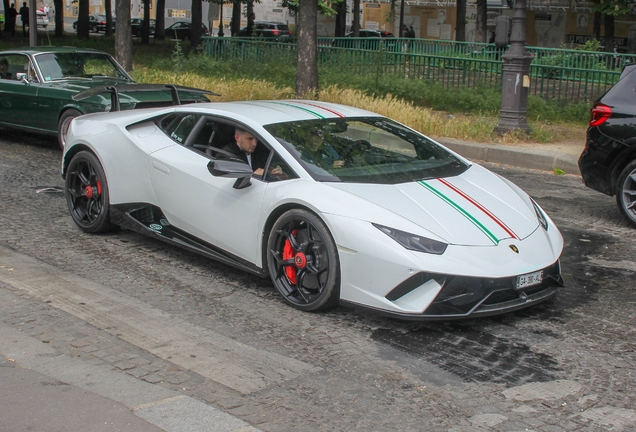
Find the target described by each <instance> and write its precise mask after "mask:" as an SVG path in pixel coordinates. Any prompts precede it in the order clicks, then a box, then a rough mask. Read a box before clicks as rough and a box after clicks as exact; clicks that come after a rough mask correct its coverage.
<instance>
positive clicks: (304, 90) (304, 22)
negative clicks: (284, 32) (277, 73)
mask: <svg viewBox="0 0 636 432" xmlns="http://www.w3.org/2000/svg"><path fill="white" fill-rule="evenodd" d="M317 22H318V2H317V1H316V0H299V2H298V43H297V52H298V59H297V67H296V96H297V97H305V96H310V95H311V93H315V92H317V91H318V57H317V43H318V36H317V30H316V26H317ZM314 96H315V95H314Z"/></svg>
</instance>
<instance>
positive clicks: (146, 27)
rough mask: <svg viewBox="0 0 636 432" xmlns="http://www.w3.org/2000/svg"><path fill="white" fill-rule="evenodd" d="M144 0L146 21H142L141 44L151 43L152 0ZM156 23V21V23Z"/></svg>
mask: <svg viewBox="0 0 636 432" xmlns="http://www.w3.org/2000/svg"><path fill="white" fill-rule="evenodd" d="M143 1H144V22H142V23H141V44H142V45H149V44H150V0H143ZM155 25H156V23H155Z"/></svg>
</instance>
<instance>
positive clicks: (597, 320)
mask: <svg viewBox="0 0 636 432" xmlns="http://www.w3.org/2000/svg"><path fill="white" fill-rule="evenodd" d="M56 145H57V144H56V141H55V139H53V138H43V137H39V136H35V135H26V134H18V133H14V132H11V131H7V130H3V129H0V220H1V221H2V229H0V252H3V251H4V254H3V253H0V321H1V324H2V325H4V326H9V327H10V328H11V329H14V330H16V331H19V332H21V334H24V335H28V336H30V337H32V338H36V339H37V340H39V341H43V342H45V343H46V344H47V347H49V348H50V349H51V350H53V351H54V352H56V353H58V354H60V355H65V356H67V357H65V358H72V359H73V361H75V362H80V363H81V364H91V365H102V366H108V367H110V368H111V369H112V370H113V371H115V372H118V373H121V374H125V375H126V376H127V377H128V378H132V379H134V380H140V381H143V382H144V383H147V384H150V385H152V386H154V387H152V388H156V389H157V392H160V391H164V390H166V389H167V390H170V391H173V392H177V393H178V394H183V395H187V396H190V397H192V398H193V399H194V400H197V401H201V402H203V403H205V404H208V405H211V406H214V407H216V408H218V409H220V410H221V411H224V412H227V413H230V414H232V415H233V416H235V417H237V418H239V419H241V420H244V421H245V422H247V423H250V424H251V425H253V426H254V427H256V428H259V429H261V430H264V431H290V430H294V431H316V430H321V431H322V430H361V431H362V430H363V431H370V430H374V431H384V430H386V431H395V430H402V431H422V430H435V431H437V430H445V431H475V430H505V431H524V430H534V431H556V430H559V431H563V430H565V431H575V430H577V431H578V430H585V431H603V430H612V431H631V430H635V427H634V425H635V424H636V410H635V409H634V406H635V405H636V402H635V398H636V390H635V389H634V382H635V379H634V374H635V373H636V371H635V365H636V351H635V348H636V343H635V341H636V338H635V322H634V316H635V314H636V312H635V311H636V308H635V307H634V306H635V303H636V288H635V287H634V283H633V279H634V273H635V272H636V263H635V250H634V246H633V245H634V239H635V238H636V229H633V228H631V227H629V226H628V225H627V224H626V222H625V221H624V220H623V219H622V217H621V215H620V214H619V212H618V209H617V208H616V205H615V202H614V200H613V198H611V197H606V196H603V195H601V194H598V193H595V192H593V191H591V190H588V189H586V188H585V187H584V186H583V185H582V184H581V181H580V178H579V177H577V176H569V175H565V176H556V175H554V174H552V173H547V172H540V171H530V170H521V169H515V168H510V167H504V166H494V165H490V166H489V168H491V169H493V170H494V171H496V172H498V173H499V174H501V175H503V176H505V177H507V178H509V179H510V180H512V181H513V182H515V183H516V184H518V185H519V186H520V187H522V188H523V189H525V190H526V191H527V192H528V193H529V194H530V195H531V196H533V197H534V198H535V199H536V200H537V201H538V202H539V204H540V205H541V206H542V207H543V208H544V209H545V210H546V212H547V213H548V214H549V215H550V216H551V217H552V218H553V220H554V221H555V222H556V224H557V225H558V226H559V228H560V229H561V231H562V233H563V235H564V237H565V241H566V249H565V252H564V255H563V258H562V268H563V273H564V276H565V280H566V287H565V288H563V289H561V290H560V292H559V293H558V296H557V297H556V298H555V299H553V300H551V301H549V302H547V303H543V304H541V305H538V306H535V307H534V308H532V309H528V310H525V311H521V312H517V313H511V314H507V315H504V316H500V317H494V318H485V319H479V320H466V321H455V322H429V323H413V322H402V321H397V320H393V319H388V318H383V317H379V316H374V315H370V314H368V313H363V312H358V311H355V310H351V309H345V308H339V309H336V310H334V311H331V312H328V313H320V314H314V313H302V312H299V311H296V310H294V309H292V308H291V307H288V306H286V305H285V304H284V303H283V301H282V300H281V299H280V298H279V296H278V294H277V293H276V291H275V289H274V288H273V286H272V285H271V283H270V282H269V281H267V280H261V279H259V278H256V277H252V276H250V275H248V274H245V273H243V272H240V271H238V270H234V269H232V268H229V267H226V266H223V265H221V264H217V263H215V262H212V261H209V260H206V259H203V258H201V257H199V256H196V255H193V254H190V253H187V252H184V251H181V250H178V249H174V248H171V247H169V246H167V245H165V244H163V243H160V242H157V241H154V240H152V239H149V238H146V237H143V236H141V235H138V234H135V233H132V232H129V231H118V232H115V233H112V234H108V235H99V236H91V235H87V234H84V233H82V232H81V231H80V230H79V229H78V228H77V227H76V226H75V225H74V223H73V222H72V220H71V218H70V216H69V215H68V211H67V209H66V203H65V200H64V197H63V195H62V194H61V193H59V192H56V189H55V188H61V187H62V185H63V183H62V179H61V176H60V174H59V159H60V152H59V150H58V149H57V147H56ZM47 187H51V188H53V189H48V192H47V189H45V188H47ZM3 260H5V262H3ZM11 260H13V261H11ZM9 261H11V262H9ZM9 270H11V271H9ZM0 353H2V352H1V351H0ZM0 360H1V359H0ZM18 366H19V365H18ZM97 384H99V383H97ZM1 386H2V376H1V375H0V387H1ZM138 415H139V414H138ZM0 426H1V423H0ZM0 429H1V428H0Z"/></svg>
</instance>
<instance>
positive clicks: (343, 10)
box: [335, 1, 347, 37]
mask: <svg viewBox="0 0 636 432" xmlns="http://www.w3.org/2000/svg"><path fill="white" fill-rule="evenodd" d="M337 11H338V13H337V14H336V28H335V37H344V36H345V34H346V33H347V2H346V1H342V2H340V3H338V9H337Z"/></svg>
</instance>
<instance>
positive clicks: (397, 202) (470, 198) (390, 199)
mask: <svg viewBox="0 0 636 432" xmlns="http://www.w3.org/2000/svg"><path fill="white" fill-rule="evenodd" d="M330 185H331V186H333V187H335V188H337V189H340V190H343V191H346V192H349V193H351V194H353V195H356V196H358V197H360V198H362V199H364V200H366V201H369V202H371V203H373V204H375V205H378V206H380V207H383V208H384V209H386V210H389V211H391V212H393V213H395V214H397V215H399V216H401V217H403V218H405V219H408V220H409V221H411V222H413V223H415V224H417V225H419V226H421V227H422V228H423V229H425V230H427V231H429V232H431V233H433V234H435V235H436V236H438V237H439V238H441V239H443V240H444V241H446V242H447V243H449V244H453V245H462V246H492V245H497V244H498V243H499V242H500V241H502V240H505V239H524V238H525V237H527V236H529V235H530V234H531V233H532V232H534V231H535V230H536V229H537V227H538V226H539V222H538V219H537V216H536V212H535V210H534V207H533V206H532V202H531V201H530V199H529V197H528V196H527V195H525V193H523V192H518V191H517V190H515V189H513V188H512V187H510V186H509V185H508V184H507V183H506V181H505V180H503V179H501V178H500V177H499V176H497V175H495V174H493V173H491V172H490V171H488V170H486V169H484V168H482V167H479V166H478V165H473V166H472V167H471V168H470V169H468V170H467V171H465V172H464V173H462V174H461V175H459V176H456V177H448V178H438V179H431V180H421V181H418V182H412V183H403V184H397V185H390V186H386V185H382V187H381V189H380V190H381V191H382V192H380V193H378V192H379V190H378V187H379V186H381V185H372V184H357V183H355V184H354V183H331V184H330ZM520 194H523V195H520ZM369 219H370V221H371V222H376V223H379V224H382V221H375V220H373V218H372V217H371V218H369ZM391 228H397V229H400V227H395V226H393V227H391Z"/></svg>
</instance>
